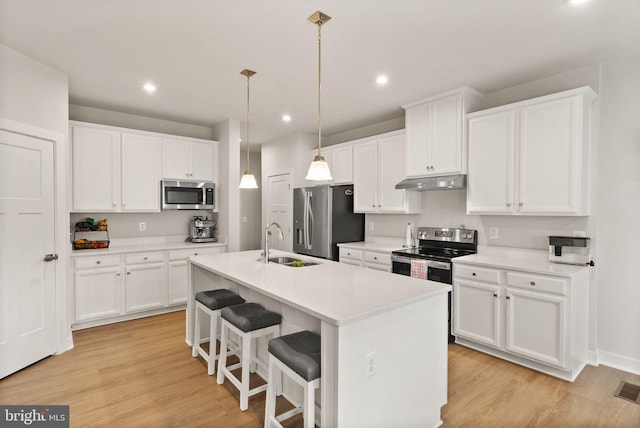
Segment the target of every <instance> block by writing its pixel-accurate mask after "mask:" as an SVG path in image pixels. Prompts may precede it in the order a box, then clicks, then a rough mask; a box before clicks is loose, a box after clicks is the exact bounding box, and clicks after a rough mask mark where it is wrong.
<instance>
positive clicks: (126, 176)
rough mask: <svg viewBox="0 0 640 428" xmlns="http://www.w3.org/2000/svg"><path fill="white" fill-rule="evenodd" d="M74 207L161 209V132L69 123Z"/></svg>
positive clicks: (93, 209) (85, 209) (90, 209)
mask: <svg viewBox="0 0 640 428" xmlns="http://www.w3.org/2000/svg"><path fill="white" fill-rule="evenodd" d="M72 151H73V154H72V158H73V162H72V163H73V167H72V168H73V177H72V181H73V211H76V212H96V211H98V212H125V211H137V212H145V211H146V212H149V211H151V212H154V211H156V212H157V211H160V199H159V197H160V190H159V189H160V138H158V137H155V136H148V135H138V134H128V133H123V132H119V131H116V130H113V129H106V128H93V127H88V126H80V125H72Z"/></svg>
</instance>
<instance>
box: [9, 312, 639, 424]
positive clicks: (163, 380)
mask: <svg viewBox="0 0 640 428" xmlns="http://www.w3.org/2000/svg"><path fill="white" fill-rule="evenodd" d="M184 316H185V315H184V312H173V313H169V314H164V315H159V316H155V317H149V318H143V319H139V320H134V321H127V322H122V323H118V324H111V325H107V326H101V327H95V328H91V329H86V330H80V331H76V332H74V333H73V336H74V344H75V348H74V349H72V350H70V351H68V352H65V353H64V354H62V355H57V356H52V357H49V358H46V359H44V360H42V361H40V362H38V363H36V364H33V365H32V366H30V367H28V368H26V369H24V370H22V371H20V372H18V373H15V374H13V375H11V376H9V377H7V378H5V379H3V380H1V381H0V403H2V404H5V405H8V404H22V405H29V404H33V405H35V404H49V405H55V404H62V405H66V404H68V405H70V419H71V426H72V427H77V428H85V427H114V426H117V427H142V426H144V427H151V426H153V427H223V428H235V427H238V428H247V427H256V428H257V427H262V426H263V423H264V422H263V421H264V419H263V418H264V416H263V415H264V394H258V395H257V396H255V397H252V398H250V399H249V409H248V410H247V411H246V412H241V411H240V409H239V401H238V400H239V393H238V391H237V390H236V389H235V388H234V387H233V386H232V385H230V383H229V382H225V384H224V385H221V386H220V385H217V383H216V380H215V376H207V374H206V370H207V369H206V363H205V362H204V361H203V360H202V359H201V358H192V357H191V350H190V348H188V347H187V346H186V345H185V343H184V323H185V319H184ZM621 380H625V381H627V382H630V383H634V384H640V376H635V375H631V374H629V373H625V372H622V371H619V370H615V369H612V368H609V367H605V366H600V367H591V366H588V367H586V368H585V370H584V371H583V373H582V374H581V375H580V376H579V377H578V379H577V380H576V381H575V382H574V383H570V382H565V381H562V380H559V379H556V378H553V377H551V376H547V375H544V374H541V373H538V372H535V371H533V370H530V369H527V368H524V367H520V366H518V365H515V364H512V363H509V362H506V361H502V360H499V359H497V358H493V357H490V356H488V355H485V354H482V353H479V352H476V351H473V350H471V349H467V348H464V347H461V346H458V345H449V389H448V397H449V402H448V404H447V405H446V406H444V407H443V409H442V420H443V422H444V425H443V426H444V427H445V428H457V427H472V428H483V427H491V428H499V427H505V428H506V427H509V428H511V427H541V428H548V427H562V428H572V427H576V428H583V427H589V428H591V427H607V428H608V427H612V428H613V427H615V428H640V405H637V404H634V403H631V402H629V401H626V400H623V399H620V398H616V397H614V396H613V393H614V391H615V389H616V387H617V386H618V384H619V383H620V381H621ZM257 381H259V379H252V382H257ZM390 393H394V392H393V391H390ZM278 406H279V411H282V410H283V409H288V408H290V404H289V403H287V402H286V400H284V399H280V400H279V401H278ZM285 426H286V427H287V428H293V427H300V426H302V418H301V415H298V416H296V417H295V418H292V420H290V421H288V422H287V424H286V425H285ZM371 428H376V427H371ZM384 428H387V427H384ZM400 428H403V427H400Z"/></svg>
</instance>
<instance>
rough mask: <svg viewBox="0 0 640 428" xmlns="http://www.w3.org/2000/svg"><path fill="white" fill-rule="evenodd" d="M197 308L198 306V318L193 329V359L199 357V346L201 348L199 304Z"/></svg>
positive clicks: (196, 317)
mask: <svg viewBox="0 0 640 428" xmlns="http://www.w3.org/2000/svg"><path fill="white" fill-rule="evenodd" d="M195 306H196V310H195V315H196V316H195V322H194V327H193V343H192V346H191V356H192V357H197V356H198V346H200V310H199V308H198V305H197V304H196V305H195Z"/></svg>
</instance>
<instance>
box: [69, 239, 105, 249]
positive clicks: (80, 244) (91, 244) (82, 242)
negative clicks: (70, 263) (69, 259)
mask: <svg viewBox="0 0 640 428" xmlns="http://www.w3.org/2000/svg"><path fill="white" fill-rule="evenodd" d="M98 248H109V240H100V241H92V240H89V239H85V238H80V239H76V240H74V241H73V249H74V250H89V249H93V250H95V249H98Z"/></svg>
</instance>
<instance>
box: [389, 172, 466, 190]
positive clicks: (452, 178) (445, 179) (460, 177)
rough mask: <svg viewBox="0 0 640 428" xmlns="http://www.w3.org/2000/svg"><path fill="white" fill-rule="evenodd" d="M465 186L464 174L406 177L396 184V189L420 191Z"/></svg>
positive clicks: (462, 187)
mask: <svg viewBox="0 0 640 428" xmlns="http://www.w3.org/2000/svg"><path fill="white" fill-rule="evenodd" d="M465 187H467V176H466V175H465V174H456V175H441V176H438V177H419V178H407V179H406V180H402V181H401V182H400V183H398V184H396V189H405V190H421V191H427V190H451V189H464V188H465Z"/></svg>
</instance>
